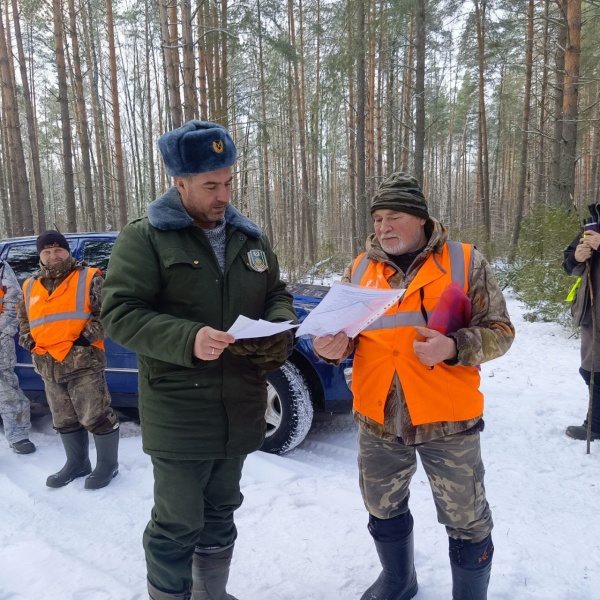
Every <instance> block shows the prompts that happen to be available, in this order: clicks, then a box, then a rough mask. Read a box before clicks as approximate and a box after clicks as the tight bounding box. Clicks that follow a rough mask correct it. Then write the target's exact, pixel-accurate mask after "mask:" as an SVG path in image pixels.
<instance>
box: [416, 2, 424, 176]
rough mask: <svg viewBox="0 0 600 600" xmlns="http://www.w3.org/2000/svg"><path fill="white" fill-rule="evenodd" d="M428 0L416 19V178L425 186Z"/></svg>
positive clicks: (421, 5)
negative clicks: (426, 17) (426, 13)
mask: <svg viewBox="0 0 600 600" xmlns="http://www.w3.org/2000/svg"><path fill="white" fill-rule="evenodd" d="M426 5H427V0H418V2H417V17H416V26H415V30H416V46H417V65H416V69H415V167H414V172H415V177H416V178H417V180H418V181H419V183H420V184H421V185H422V186H423V185H424V179H423V174H424V157H425V36H426V34H427V32H426V23H425V11H426Z"/></svg>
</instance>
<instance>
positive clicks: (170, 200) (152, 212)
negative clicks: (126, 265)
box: [148, 186, 262, 239]
mask: <svg viewBox="0 0 600 600" xmlns="http://www.w3.org/2000/svg"><path fill="white" fill-rule="evenodd" d="M148 220H149V221H150V225H152V227H156V228H157V229H162V230H163V231H164V230H167V229H184V228H185V227H190V226H191V225H193V223H194V221H193V220H192V217H190V215H188V213H187V211H186V210H185V208H184V207H183V204H182V203H181V197H180V196H179V192H178V191H177V188H176V187H175V186H173V187H170V188H169V189H168V190H167V191H166V192H165V194H164V195H162V196H161V197H160V198H158V200H155V201H154V202H151V203H150V205H149V206H148ZM225 222H226V223H227V224H228V225H232V226H233V227H235V228H237V229H239V230H240V231H241V232H243V233H245V234H246V235H247V236H249V237H252V238H256V239H258V238H259V237H260V236H261V235H262V230H261V229H260V227H259V226H258V225H257V224H256V223H254V222H253V221H251V220H250V219H249V218H248V217H246V216H245V215H243V214H242V213H241V212H240V211H239V210H237V208H234V207H233V206H231V204H230V205H229V206H228V207H227V209H226V210H225Z"/></svg>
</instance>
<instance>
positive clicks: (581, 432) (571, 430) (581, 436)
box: [565, 369, 600, 440]
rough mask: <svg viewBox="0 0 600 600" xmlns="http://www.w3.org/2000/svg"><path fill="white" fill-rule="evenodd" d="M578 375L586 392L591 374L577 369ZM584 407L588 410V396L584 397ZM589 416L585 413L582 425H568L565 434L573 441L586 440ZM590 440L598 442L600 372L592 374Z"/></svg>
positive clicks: (599, 435) (599, 432)
mask: <svg viewBox="0 0 600 600" xmlns="http://www.w3.org/2000/svg"><path fill="white" fill-rule="evenodd" d="M579 374H580V375H581V377H582V378H583V380H584V381H585V385H587V387H588V390H589V387H590V380H591V377H592V374H591V372H590V371H586V370H585V369H579ZM586 405H587V406H588V408H589V396H586ZM588 419H589V415H588V414H587V412H586V417H585V419H584V421H583V424H582V425H570V426H569V427H567V430H566V431H565V433H566V434H567V435H568V436H569V437H570V438H573V439H574V440H587V427H588ZM592 440H600V372H598V373H596V372H594V390H593V393H592Z"/></svg>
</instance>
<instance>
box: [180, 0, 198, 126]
mask: <svg viewBox="0 0 600 600" xmlns="http://www.w3.org/2000/svg"><path fill="white" fill-rule="evenodd" d="M181 45H182V46H183V98H184V102H185V105H184V109H185V120H186V121H190V120H192V119H197V118H198V98H197V96H196V67H195V63H194V40H193V34H192V9H191V4H190V0H181Z"/></svg>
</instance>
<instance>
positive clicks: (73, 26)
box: [13, 0, 98, 231]
mask: <svg viewBox="0 0 600 600" xmlns="http://www.w3.org/2000/svg"><path fill="white" fill-rule="evenodd" d="M15 1H16V0H13V2H15ZM69 20H70V34H71V35H70V37H71V47H72V54H73V69H74V71H75V73H74V74H75V77H74V84H75V107H76V110H77V134H78V136H79V143H80V145H81V163H82V168H83V181H84V196H85V207H86V213H87V218H88V222H87V223H86V225H87V227H88V229H89V228H91V231H96V230H97V228H98V223H97V219H96V208H95V206H94V188H93V182H92V167H91V162H90V154H91V145H90V138H89V135H88V120H87V113H86V109H85V99H84V95H83V78H82V75H81V59H80V56H79V40H78V38H77V20H76V17H75V0H69Z"/></svg>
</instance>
